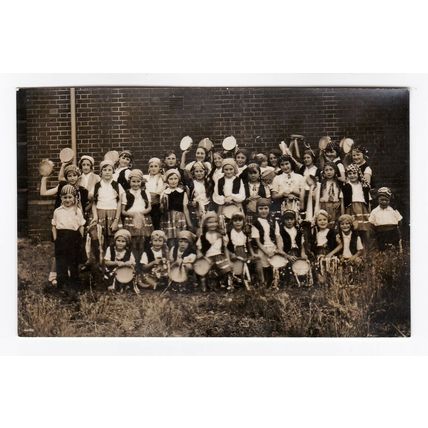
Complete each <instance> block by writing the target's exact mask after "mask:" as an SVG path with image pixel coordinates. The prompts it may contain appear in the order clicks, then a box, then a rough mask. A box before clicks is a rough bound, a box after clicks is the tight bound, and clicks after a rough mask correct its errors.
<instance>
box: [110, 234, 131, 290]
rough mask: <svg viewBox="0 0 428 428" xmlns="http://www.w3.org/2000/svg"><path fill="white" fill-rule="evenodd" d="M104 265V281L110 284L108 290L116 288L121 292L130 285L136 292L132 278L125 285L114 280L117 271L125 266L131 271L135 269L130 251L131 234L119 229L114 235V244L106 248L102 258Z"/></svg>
mask: <svg viewBox="0 0 428 428" xmlns="http://www.w3.org/2000/svg"><path fill="white" fill-rule="evenodd" d="M104 265H105V270H106V279H107V280H109V282H110V284H109V286H108V290H110V291H113V290H115V289H116V288H118V289H120V290H122V289H123V288H126V287H129V286H131V285H132V288H133V289H134V290H135V291H136V288H135V287H133V282H134V277H133V276H132V278H130V280H129V282H126V283H122V282H120V281H119V280H118V279H117V278H116V271H117V269H120V268H122V267H125V266H129V267H131V268H132V269H134V267H135V257H134V255H133V254H132V251H131V234H130V232H129V231H128V230H126V229H119V230H118V231H117V232H116V233H115V234H114V242H113V244H111V245H110V246H108V247H107V250H106V253H105V256H104Z"/></svg>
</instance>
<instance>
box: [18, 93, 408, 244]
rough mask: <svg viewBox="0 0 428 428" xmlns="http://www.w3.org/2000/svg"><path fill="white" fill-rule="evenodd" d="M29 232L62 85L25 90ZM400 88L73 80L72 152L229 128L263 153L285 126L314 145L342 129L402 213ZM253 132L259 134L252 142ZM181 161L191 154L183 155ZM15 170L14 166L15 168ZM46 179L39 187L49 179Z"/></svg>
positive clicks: (54, 142)
mask: <svg viewBox="0 0 428 428" xmlns="http://www.w3.org/2000/svg"><path fill="white" fill-rule="evenodd" d="M24 91H25V95H26V96H25V102H26V116H27V121H26V123H27V134H26V135H27V165H28V195H29V198H28V203H29V212H28V219H29V233H30V235H31V236H40V237H42V238H43V239H45V238H46V237H47V236H48V232H47V231H48V225H49V217H50V215H51V211H52V201H51V199H50V198H41V197H40V196H39V195H38V191H39V182H40V177H39V174H38V171H37V167H38V164H39V162H40V160H41V159H42V158H44V157H49V158H51V159H52V160H53V161H55V162H56V163H57V165H58V166H59V159H58V154H59V151H60V150H61V149H62V148H64V147H69V146H70V144H71V142H70V141H71V132H70V108H69V101H70V100H69V89H68V88H38V89H25V90H24ZM408 101H409V94H408V91H407V90H404V89H388V90H387V89H375V88H370V89H369V88H358V89H357V88H268V87H265V88H224V87H223V88H149V87H144V88H141V87H140V88H131V87H130V88H76V116H77V148H78V156H79V157H80V156H81V155H82V154H90V155H92V156H94V157H95V159H96V160H97V162H99V161H101V160H102V158H103V155H104V153H106V152H107V151H108V150H112V149H116V150H121V149H124V148H127V149H130V150H132V152H133V153H134V157H135V162H134V164H135V165H136V166H138V167H140V168H142V169H143V170H144V171H145V172H146V171H147V161H148V159H149V158H150V157H152V156H161V155H163V153H164V152H165V151H166V150H167V149H175V150H176V152H177V155H179V147H178V146H179V141H180V139H181V138H182V137H183V136H184V135H190V136H191V137H192V138H193V140H194V141H196V142H197V141H199V140H200V139H202V138H204V137H209V138H210V139H211V140H212V141H213V142H214V143H215V146H216V147H220V145H221V141H222V140H223V138H224V137H226V136H228V135H234V136H235V137H236V138H237V140H238V143H239V145H240V146H241V147H246V148H249V149H254V150H256V151H267V150H268V149H269V148H271V147H277V144H278V143H279V142H280V141H281V140H282V139H284V137H285V136H287V135H288V134H291V133H299V134H303V135H305V136H306V139H307V141H308V142H309V143H310V144H311V145H312V147H314V148H315V147H317V145H318V140H319V138H320V137H321V136H323V135H330V136H331V137H333V138H334V139H336V140H340V139H341V138H342V137H343V136H349V137H351V138H353V139H354V140H355V141H356V142H357V143H362V144H365V145H366V146H367V148H368V149H369V151H370V158H371V159H370V163H371V164H372V166H373V169H374V171H375V174H376V181H377V184H379V185H387V186H391V187H392V188H393V189H395V191H396V193H397V197H398V207H399V209H401V211H402V212H403V214H404V215H405V217H406V219H408V218H409V201H408V193H409V108H408ZM257 135H260V136H262V137H263V142H262V143H259V144H257V145H256V144H255V137H256V136H257ZM189 159H191V157H190V158H189ZM18 173H19V171H18ZM55 184H56V182H55V181H54V180H50V182H49V186H53V185H55Z"/></svg>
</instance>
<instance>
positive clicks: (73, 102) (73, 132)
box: [70, 88, 77, 165]
mask: <svg viewBox="0 0 428 428" xmlns="http://www.w3.org/2000/svg"><path fill="white" fill-rule="evenodd" d="M70 120H71V148H72V150H73V152H74V159H73V164H74V165H76V160H77V138H76V89H75V88H70Z"/></svg>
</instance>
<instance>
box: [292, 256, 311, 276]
mask: <svg viewBox="0 0 428 428" xmlns="http://www.w3.org/2000/svg"><path fill="white" fill-rule="evenodd" d="M291 269H292V270H293V273H294V275H296V276H306V275H307V274H308V273H309V271H310V270H311V267H310V265H309V262H308V261H307V260H305V259H297V260H296V261H295V262H294V263H293V265H292V266H291Z"/></svg>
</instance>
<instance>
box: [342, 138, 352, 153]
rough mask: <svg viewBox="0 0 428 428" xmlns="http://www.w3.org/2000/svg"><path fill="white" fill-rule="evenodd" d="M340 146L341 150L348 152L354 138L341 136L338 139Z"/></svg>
mask: <svg viewBox="0 0 428 428" xmlns="http://www.w3.org/2000/svg"><path fill="white" fill-rule="evenodd" d="M339 145H340V148H341V149H342V150H343V153H345V154H348V153H349V152H350V151H351V150H352V146H353V145H354V140H353V139H352V138H343V139H342V140H341V141H340V144H339Z"/></svg>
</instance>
